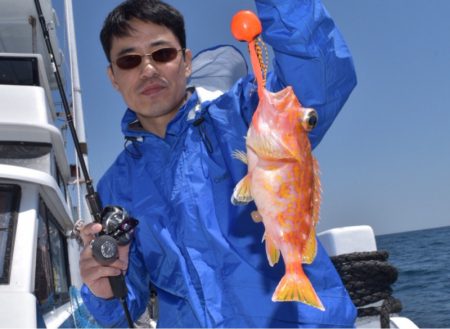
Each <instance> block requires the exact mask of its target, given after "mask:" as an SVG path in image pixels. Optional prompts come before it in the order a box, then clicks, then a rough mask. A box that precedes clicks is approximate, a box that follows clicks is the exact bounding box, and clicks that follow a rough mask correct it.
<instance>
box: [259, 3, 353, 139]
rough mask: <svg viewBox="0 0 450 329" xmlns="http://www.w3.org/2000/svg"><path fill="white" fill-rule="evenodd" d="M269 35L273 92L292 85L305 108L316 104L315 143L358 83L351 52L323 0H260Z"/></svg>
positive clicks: (270, 81) (264, 26)
mask: <svg viewBox="0 0 450 329" xmlns="http://www.w3.org/2000/svg"><path fill="white" fill-rule="evenodd" d="M255 2H256V8H257V11H258V15H259V18H260V20H261V22H262V25H263V39H264V41H265V42H267V43H268V44H269V45H270V46H271V47H272V49H273V53H274V57H275V58H274V70H273V71H274V73H275V76H274V77H271V78H270V79H268V81H269V83H268V88H269V89H272V90H273V91H276V90H279V89H282V88H283V87H285V86H287V85H291V86H292V87H293V88H294V91H295V93H296V95H297V97H298V99H299V100H300V102H301V103H302V105H303V106H305V107H312V108H314V109H316V111H317V112H318V115H319V122H318V125H317V127H316V128H315V129H313V131H312V132H311V133H310V140H311V143H312V146H313V147H315V146H317V144H318V143H319V142H320V140H321V139H322V137H323V135H324V134H325V132H326V131H327V130H328V128H329V127H330V125H331V124H332V122H333V121H334V119H335V118H336V116H337V114H338V113H339V111H340V110H341V108H342V106H343V105H344V103H345V101H346V100H347V98H348V96H349V95H350V93H351V91H352V90H353V88H354V87H355V85H356V75H355V70H354V67H353V61H352V58H351V55H350V52H349V50H348V48H347V45H346V44H345V41H344V40H343V38H342V36H341V33H340V32H339V30H338V28H337V27H336V25H335V24H334V22H333V20H332V19H331V18H330V16H329V14H328V12H327V11H326V9H325V8H324V7H323V5H322V4H321V1H320V0H255Z"/></svg>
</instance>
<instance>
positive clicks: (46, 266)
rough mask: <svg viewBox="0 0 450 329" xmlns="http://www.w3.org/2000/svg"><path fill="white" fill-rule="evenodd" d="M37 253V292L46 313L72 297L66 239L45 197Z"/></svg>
mask: <svg viewBox="0 0 450 329" xmlns="http://www.w3.org/2000/svg"><path fill="white" fill-rule="evenodd" d="M36 256H37V257H36V282H35V295H36V298H37V300H38V302H39V305H40V309H41V311H42V312H43V313H46V312H48V311H50V310H52V309H54V308H56V307H58V306H60V305H62V304H64V303H66V302H67V301H69V281H70V278H69V271H68V257H67V244H66V239H65V237H64V234H63V232H62V230H61V229H60V227H59V226H58V225H57V221H56V219H55V217H54V216H53V215H52V213H51V212H50V210H49V209H48V207H47V206H46V205H45V203H44V202H43V201H42V200H41V201H40V205H39V231H38V248H37V255H36Z"/></svg>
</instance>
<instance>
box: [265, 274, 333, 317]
mask: <svg viewBox="0 0 450 329" xmlns="http://www.w3.org/2000/svg"><path fill="white" fill-rule="evenodd" d="M272 301H274V302H288V301H295V302H302V303H304V304H307V305H310V306H312V307H315V308H318V309H319V310H321V311H324V310H325V307H324V306H323V304H322V302H321V301H320V299H319V296H317V294H316V291H315V290H314V288H313V286H312V284H311V282H310V281H309V279H308V278H307V276H306V275H305V273H304V272H303V270H302V269H301V267H300V272H298V271H297V272H295V271H288V272H286V274H285V275H284V276H283V277H282V278H281V280H280V283H278V286H277V288H276V289H275V292H274V294H273V296H272Z"/></svg>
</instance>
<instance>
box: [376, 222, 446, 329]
mask: <svg viewBox="0 0 450 329" xmlns="http://www.w3.org/2000/svg"><path fill="white" fill-rule="evenodd" d="M376 240H377V246H378V250H387V251H388V252H389V260H388V261H389V263H391V264H392V265H394V266H395V267H396V268H397V270H398V271H399V276H398V279H397V281H396V282H395V284H394V285H393V289H394V292H393V296H394V297H396V298H398V299H400V301H401V302H402V305H403V310H402V312H401V313H400V315H401V316H405V317H407V318H409V319H411V320H412V321H413V322H414V323H415V324H416V325H417V326H419V327H421V328H450V226H446V227H440V228H434V229H428V230H420V231H412V232H405V233H395V234H387V235H379V236H377V237H376Z"/></svg>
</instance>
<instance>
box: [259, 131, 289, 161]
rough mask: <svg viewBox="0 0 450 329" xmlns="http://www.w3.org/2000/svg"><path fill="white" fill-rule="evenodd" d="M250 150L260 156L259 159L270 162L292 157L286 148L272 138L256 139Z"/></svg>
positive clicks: (264, 136) (261, 137) (260, 137)
mask: <svg viewBox="0 0 450 329" xmlns="http://www.w3.org/2000/svg"><path fill="white" fill-rule="evenodd" d="M250 148H251V149H252V150H253V151H254V152H255V153H256V154H257V155H258V157H259V158H263V159H268V160H279V159H286V158H289V157H290V154H289V152H286V149H285V147H283V145H281V144H280V143H279V142H278V141H276V139H275V138H273V137H272V138H271V136H266V135H262V136H258V137H255V138H254V140H253V142H252V143H251V146H250Z"/></svg>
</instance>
